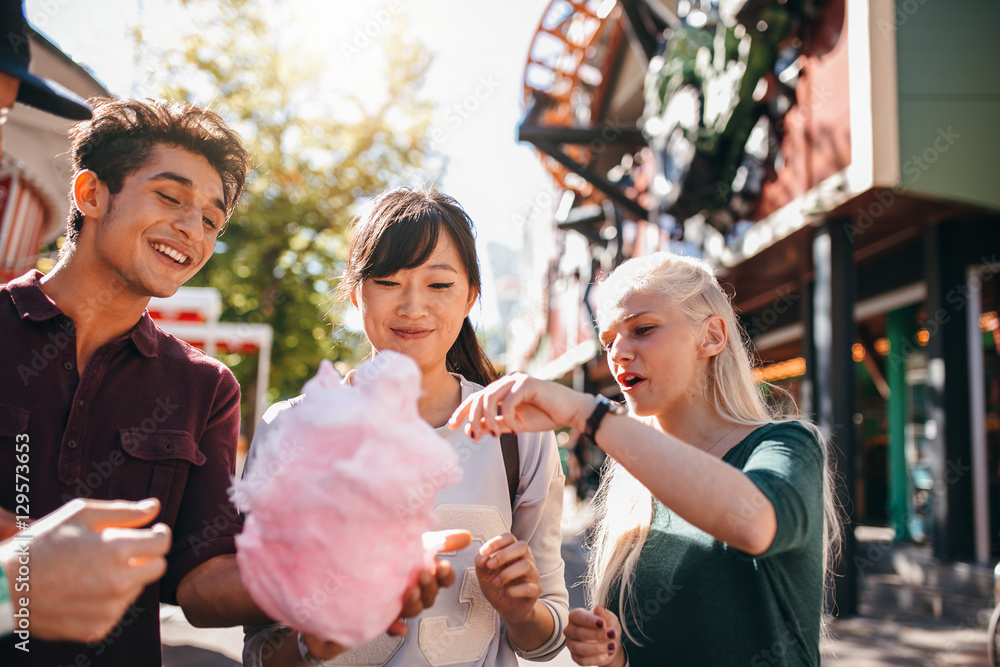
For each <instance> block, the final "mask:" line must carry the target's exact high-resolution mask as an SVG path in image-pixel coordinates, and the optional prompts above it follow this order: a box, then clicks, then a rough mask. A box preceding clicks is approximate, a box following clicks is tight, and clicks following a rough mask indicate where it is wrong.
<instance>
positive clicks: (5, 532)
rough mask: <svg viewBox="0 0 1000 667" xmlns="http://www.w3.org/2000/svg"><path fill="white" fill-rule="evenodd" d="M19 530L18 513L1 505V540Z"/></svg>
mask: <svg viewBox="0 0 1000 667" xmlns="http://www.w3.org/2000/svg"><path fill="white" fill-rule="evenodd" d="M17 531H18V527H17V515H16V514H14V513H13V512H8V511H7V510H5V509H4V508H2V507H0V540H6V539H7V538H8V537H11V536H13V535H14V533H16V532H17Z"/></svg>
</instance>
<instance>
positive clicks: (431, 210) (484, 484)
mask: <svg viewBox="0 0 1000 667" xmlns="http://www.w3.org/2000/svg"><path fill="white" fill-rule="evenodd" d="M338 291H339V294H340V296H341V298H342V299H343V300H344V301H347V300H349V301H350V302H351V303H352V304H353V305H354V306H355V307H356V308H357V309H358V312H359V313H360V315H361V319H362V322H363V328H364V335H365V338H366V339H367V341H368V342H369V343H370V345H371V353H372V355H377V354H379V353H380V352H383V351H385V350H393V351H395V352H399V353H402V354H405V355H407V356H409V357H410V358H411V359H413V360H414V361H415V362H416V363H417V365H418V366H419V367H420V370H421V373H422V385H421V386H422V390H423V391H422V395H421V397H420V399H419V401H418V410H419V412H420V416H421V417H422V418H423V419H424V421H426V422H427V423H428V424H430V425H431V426H432V427H434V428H435V429H436V430H437V432H438V433H439V434H440V435H441V436H442V437H443V438H445V439H446V440H448V442H449V443H450V444H451V445H452V446H453V447H454V449H455V451H456V452H457V454H458V456H459V460H460V462H461V466H462V469H463V475H462V481H461V483H460V484H458V485H456V486H453V487H449V488H444V489H441V490H440V491H439V492H438V497H437V505H436V507H435V514H436V515H437V517H438V528H440V529H446V528H457V529H466V530H468V531H470V532H471V533H472V535H473V547H471V548H468V549H464V550H461V551H457V552H455V553H454V554H450V555H445V557H446V558H448V559H449V560H450V561H451V565H452V567H453V568H454V570H455V573H456V576H457V581H456V585H454V586H452V587H451V588H449V589H447V590H444V589H443V590H441V591H440V592H439V594H438V597H437V600H436V602H435V603H434V606H432V607H430V608H429V609H426V610H425V611H424V612H423V613H422V614H420V615H419V616H417V617H415V618H412V619H408V620H407V621H406V624H407V631H406V634H405V636H388V635H384V636H382V637H380V638H378V639H376V640H375V641H373V642H370V643H369V644H366V645H364V646H361V647H358V648H356V649H354V650H352V651H348V652H347V653H344V654H343V655H341V656H339V658H337V659H336V660H334V661H330V663H329V664H364V665H406V666H410V665H428V666H433V665H498V666H503V667H515V666H516V665H517V664H518V656H520V657H522V658H526V659H528V660H547V659H550V658H551V657H552V656H554V655H555V654H556V653H558V652H559V651H560V650H562V648H563V646H564V645H565V641H566V640H565V636H564V634H563V630H564V628H565V625H566V622H567V616H568V613H569V601H568V593H567V591H566V584H565V581H564V578H563V577H564V564H563V561H562V557H561V553H560V549H561V543H562V540H561V532H560V519H561V515H562V498H563V495H562V494H563V485H564V481H565V478H564V476H563V473H562V468H561V464H560V461H559V455H558V450H557V448H556V446H555V439H554V437H553V435H552V433H551V431H550V432H540V433H525V434H522V435H520V436H518V437H517V438H516V440H514V439H511V440H510V441H508V442H509V443H510V444H509V446H508V447H507V448H506V449H507V451H506V452H505V451H504V448H503V447H502V446H501V439H500V437H499V434H498V435H497V436H495V437H494V436H487V437H485V438H482V439H477V440H476V441H473V440H472V439H471V438H469V437H468V436H467V435H465V434H464V433H456V432H454V431H452V430H450V429H448V428H447V422H448V419H449V418H450V417H451V415H452V413H453V412H454V411H455V410H456V409H457V408H458V406H459V405H460V404H461V403H462V401H463V400H465V399H466V398H468V397H469V396H471V395H473V394H474V393H476V392H477V391H479V390H481V389H482V387H483V386H485V385H487V384H489V383H490V382H492V381H494V380H496V379H497V373H496V370H495V369H494V368H493V366H492V364H491V363H490V361H489V359H488V358H487V357H486V354H485V353H484V351H483V350H482V348H481V347H480V345H479V341H478V340H477V338H476V333H475V329H474V328H473V326H472V323H471V322H470V320H469V313H470V312H471V310H472V307H473V305H474V304H475V302H476V300H477V298H478V297H479V295H480V293H481V291H482V285H481V279H480V272H479V261H478V257H477V255H476V248H475V237H474V226H473V223H472V220H471V219H470V218H469V216H468V214H467V213H466V212H465V211H464V209H462V207H461V206H460V205H459V204H458V202H457V201H455V200H454V199H453V198H451V197H449V196H447V195H444V194H441V193H439V192H435V191H418V190H411V189H408V188H397V189H394V190H390V191H388V192H386V193H384V194H382V195H380V196H379V197H377V198H376V199H375V200H374V202H372V204H371V205H370V207H369V209H368V211H367V213H366V214H365V215H363V216H362V217H361V218H359V219H358V220H357V221H356V223H355V224H354V226H353V227H352V229H351V244H350V250H349V255H348V260H347V266H346V269H345V271H344V274H343V276H342V278H341V281H340V284H339V287H338ZM350 377H351V376H350V374H348V378H347V381H350ZM269 412H270V411H269ZM508 471H510V472H508ZM263 641H264V640H263V639H261V638H260V637H259V636H253V637H251V636H249V635H248V637H247V642H246V643H245V647H244V648H245V650H244V660H246V659H247V656H248V654H249V655H250V656H251V657H252V656H253V655H254V654H259V653H260V651H261V646H262V642H263ZM329 654H330V653H329V652H328V653H327V654H326V655H329ZM303 657H304V658H313V656H311V655H304V656H303ZM299 664H310V663H307V662H306V660H305V659H304V660H303V661H302V662H301V663H299ZM316 664H322V663H320V662H319V661H317V662H316Z"/></svg>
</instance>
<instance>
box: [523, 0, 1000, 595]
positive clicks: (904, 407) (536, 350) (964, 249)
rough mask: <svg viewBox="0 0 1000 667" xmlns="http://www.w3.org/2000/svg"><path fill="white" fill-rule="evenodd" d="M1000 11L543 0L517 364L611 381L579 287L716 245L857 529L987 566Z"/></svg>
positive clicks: (973, 2)
mask: <svg viewBox="0 0 1000 667" xmlns="http://www.w3.org/2000/svg"><path fill="white" fill-rule="evenodd" d="M997 25H1000V5H998V4H997V3H995V2H991V1H989V0H960V1H957V2H955V1H953V2H943V1H935V0H898V1H896V2H882V1H876V0H731V1H727V0H703V1H697V0H692V1H685V0H680V1H677V0H621V1H619V2H614V1H613V0H606V1H602V0H592V1H579V2H577V1H571V0H553V1H552V2H551V3H550V4H549V6H548V7H547V9H546V10H545V12H544V13H543V15H542V16H541V18H540V22H539V25H538V27H537V28H536V31H535V37H534V40H533V42H532V46H531V50H530V53H529V55H528V60H527V64H526V67H525V75H524V103H525V110H526V111H525V115H524V118H523V121H522V122H521V124H520V126H519V128H518V137H519V139H520V140H521V141H525V142H529V143H531V144H533V145H534V146H535V147H536V148H537V149H538V154H539V158H540V159H541V160H542V161H543V163H544V164H545V165H546V167H547V169H548V170H549V172H550V173H551V174H552V176H553V177H554V179H555V181H556V182H557V184H558V193H557V196H556V197H555V198H553V199H552V200H551V201H548V202H540V203H539V204H540V205H539V207H538V210H537V211H535V212H534V215H532V216H531V217H530V219H527V220H525V223H526V224H524V225H523V226H522V233H523V236H524V248H525V250H524V253H523V257H522V265H521V287H520V297H521V298H520V305H521V308H520V312H519V313H518V314H517V315H516V316H515V317H514V318H513V319H512V320H511V321H510V323H509V329H508V334H509V341H508V354H507V366H508V369H509V370H513V369H516V370H524V371H527V372H529V373H532V374H536V375H541V376H543V377H546V378H548V379H556V380H562V381H564V382H566V383H570V384H572V385H574V386H575V387H577V388H578V389H583V390H586V391H590V392H601V393H605V394H607V395H609V396H612V397H614V396H616V395H617V394H618V389H617V386H616V384H615V382H614V378H612V377H611V376H610V374H609V371H608V368H607V365H606V360H605V359H604V355H603V353H602V352H601V350H600V346H599V345H598V344H597V339H596V332H595V328H594V325H593V313H594V311H595V308H596V304H595V303H594V297H593V292H592V290H591V288H590V287H589V286H590V285H591V284H592V282H593V281H595V280H598V279H599V278H600V277H601V275H603V274H605V273H607V272H609V271H611V270H612V269H614V268H615V267H616V266H617V265H618V264H620V263H621V262H622V261H624V260H626V259H628V258H630V257H636V256H639V255H644V254H647V253H651V252H655V251H658V250H667V249H669V250H673V251H675V252H680V253H684V254H689V255H696V256H700V257H703V258H704V259H706V260H708V261H709V262H710V263H712V264H713V265H714V266H715V267H716V268H717V274H718V275H719V277H720V279H721V281H722V282H723V284H724V285H725V286H726V289H727V290H729V291H730V292H731V293H732V295H733V303H734V305H735V306H736V307H737V309H738V312H739V313H740V315H741V318H742V322H743V325H744V327H745V329H746V333H747V336H748V338H749V339H750V340H751V341H752V343H753V345H754V347H755V349H756V352H757V354H758V355H759V357H760V367H759V369H758V377H759V378H760V380H761V381H762V382H763V381H767V382H770V383H773V384H775V385H778V386H779V387H782V388H783V389H786V390H787V391H788V392H790V393H791V395H792V396H793V397H794V398H795V400H796V401H797V403H798V405H799V407H800V408H801V409H802V410H803V411H804V412H806V413H807V414H811V415H814V416H815V418H816V420H817V422H818V423H820V424H821V425H822V426H824V427H825V428H826V429H827V430H828V431H829V432H830V433H831V435H832V440H833V443H834V445H835V448H836V450H837V452H838V453H837V458H838V467H839V473H840V476H841V478H842V484H841V489H840V491H841V501H842V502H843V504H844V506H845V507H846V508H847V509H848V512H849V514H850V521H851V523H852V526H853V525H856V524H859V523H860V524H867V525H874V526H886V527H889V528H891V529H892V535H894V538H895V540H896V541H897V542H910V541H916V542H920V543H925V544H927V545H930V546H929V549H928V550H929V552H930V553H931V554H932V556H931V560H932V561H933V562H932V563H931V564H930V566H931V567H936V566H937V564H940V563H948V562H959V563H962V562H965V563H971V564H975V563H980V564H989V563H992V562H993V561H995V560H996V558H997V556H998V555H1000V356H998V349H1000V346H998V344H1000V325H998V319H997V309H998V298H1000V293H998V288H997V283H998V281H997V280H995V277H996V275H997V273H998V272H1000V263H998V262H1000V260H998V259H997V251H998V250H1000V224H998V223H1000V189H998V188H997V187H996V185H995V179H996V176H997V175H998V166H1000V158H998V157H997V156H998V155H1000V129H998V127H997V123H996V120H995V119H996V118H997V117H998V113H1000V76H998V75H997V74H996V73H995V72H994V71H993V68H992V65H991V64H992V63H995V62H997V61H998V59H1000V45H998V43H997V42H996V40H995V39H993V38H992V36H991V31H992V28H993V27H995V26H997ZM542 204H544V206H543V205H542ZM849 533H851V534H853V531H849ZM845 556H846V558H845V565H844V566H843V567H842V568H841V572H840V574H841V575H842V577H841V578H840V579H839V582H840V583H839V584H838V591H837V599H838V606H839V608H840V610H841V611H842V612H847V613H853V611H854V609H855V608H856V590H857V588H856V578H857V577H856V575H857V574H858V573H859V572H861V571H863V570H864V569H865V568H864V567H863V566H862V565H863V559H864V558H865V555H864V554H863V553H860V554H859V553H856V552H855V551H854V544H853V539H851V540H849V541H848V544H847V545H846V553H845ZM859 558H860V559H862V560H861V561H859V560H858V559H859ZM859 563H861V564H859ZM987 585H988V582H987Z"/></svg>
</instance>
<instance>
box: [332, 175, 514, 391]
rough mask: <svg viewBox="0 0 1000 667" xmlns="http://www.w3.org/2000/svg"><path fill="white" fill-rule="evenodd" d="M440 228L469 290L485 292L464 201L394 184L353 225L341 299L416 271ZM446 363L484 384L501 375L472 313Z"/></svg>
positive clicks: (428, 255) (466, 376) (473, 380)
mask: <svg viewBox="0 0 1000 667" xmlns="http://www.w3.org/2000/svg"><path fill="white" fill-rule="evenodd" d="M442 228H443V229H444V231H445V233H446V234H448V236H449V238H450V239H451V240H452V242H453V243H454V244H455V248H456V249H457V250H458V256H459V257H460V258H461V260H462V265H463V266H464V267H465V273H466V275H467V276H468V277H469V288H470V289H474V290H475V291H476V294H477V295H478V294H482V291H483V288H482V281H481V279H480V275H479V258H478V256H477V255H476V239H475V236H474V231H473V230H474V225H473V223H472V220H471V219H470V218H469V216H468V214H467V213H466V212H465V211H464V210H463V209H462V207H461V205H460V204H459V203H458V202H457V201H455V200H454V199H453V198H451V197H449V196H448V195H445V194H442V193H440V192H435V191H433V190H411V189H410V188H395V189H393V190H389V191H387V192H384V193H382V194H381V195H379V196H378V197H377V198H376V199H375V201H374V203H373V205H372V207H371V210H370V211H369V212H368V214H367V215H366V216H365V217H363V218H359V219H358V220H357V221H355V223H354V224H353V226H352V228H351V248H350V252H349V253H348V256H347V268H345V269H344V275H343V276H342V277H341V280H340V285H339V286H338V288H337V289H338V292H339V294H340V297H341V298H342V299H348V298H350V296H351V294H352V293H353V292H354V291H355V290H356V289H358V288H359V287H360V286H361V284H362V283H363V282H364V281H365V280H367V279H369V278H381V277H385V276H389V275H392V274H394V273H396V272H397V271H401V270H403V269H414V268H416V267H418V266H420V265H421V264H423V263H424V262H426V261H427V259H428V258H429V257H430V256H431V253H433V252H434V248H435V247H436V246H437V242H438V236H439V234H440V233H441V229H442ZM447 365H448V370H449V371H451V372H453V373H460V374H461V375H462V376H463V377H465V378H466V379H467V380H471V381H472V382H475V383H477V384H481V385H484V386H485V385H488V384H489V383H490V382H493V381H494V380H496V379H497V378H498V377H499V375H498V374H497V372H496V369H495V368H493V364H491V363H490V360H489V359H488V358H487V357H486V353H485V352H484V351H483V348H482V347H480V346H479V340H478V339H477V338H476V331H475V329H473V328H472V322H470V321H469V318H468V317H466V318H465V321H464V322H462V330H461V331H460V332H459V334H458V338H457V339H456V340H455V342H454V343H453V344H452V346H451V349H449V350H448V357H447Z"/></svg>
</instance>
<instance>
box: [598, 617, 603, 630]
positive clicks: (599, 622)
mask: <svg viewBox="0 0 1000 667" xmlns="http://www.w3.org/2000/svg"><path fill="white" fill-rule="evenodd" d="M597 627H598V628H603V627H604V621H602V620H601V619H597Z"/></svg>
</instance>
